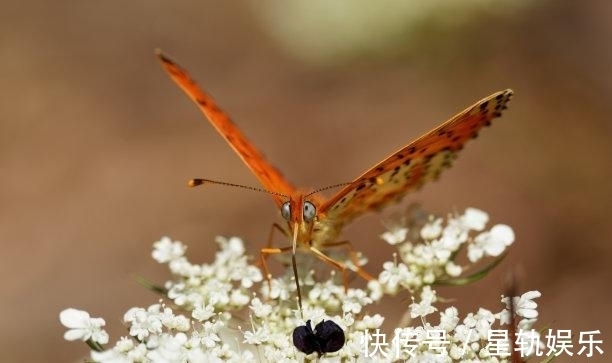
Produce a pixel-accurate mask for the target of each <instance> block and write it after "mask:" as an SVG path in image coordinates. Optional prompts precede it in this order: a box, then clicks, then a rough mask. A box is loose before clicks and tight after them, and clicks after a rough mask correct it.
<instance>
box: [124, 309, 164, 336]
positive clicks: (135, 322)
mask: <svg viewBox="0 0 612 363" xmlns="http://www.w3.org/2000/svg"><path fill="white" fill-rule="evenodd" d="M159 308H160V305H159V304H154V305H151V306H150V307H149V308H148V309H147V310H145V309H143V308H138V307H134V308H131V309H130V310H128V311H127V312H126V313H125V315H124V316H123V321H124V322H126V323H129V325H130V335H131V336H133V337H137V338H138V340H141V341H142V340H143V339H144V338H146V337H148V336H149V335H150V334H151V333H152V334H159V333H161V332H162V326H163V324H162V315H161V314H160V312H159Z"/></svg>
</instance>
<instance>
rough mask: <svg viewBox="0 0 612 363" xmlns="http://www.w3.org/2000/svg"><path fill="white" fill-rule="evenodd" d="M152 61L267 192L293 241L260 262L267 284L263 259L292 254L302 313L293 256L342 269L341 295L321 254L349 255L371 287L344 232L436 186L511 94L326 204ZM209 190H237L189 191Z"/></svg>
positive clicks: (487, 101) (202, 96)
mask: <svg viewBox="0 0 612 363" xmlns="http://www.w3.org/2000/svg"><path fill="white" fill-rule="evenodd" d="M156 54H157V56H158V58H159V60H160V61H161V63H162V66H163V67H164V69H165V70H166V71H167V73H168V74H169V75H170V77H171V78H172V80H173V81H174V82H176V84H177V85H178V86H179V87H180V88H181V89H182V90H183V91H184V92H185V93H186V94H187V96H189V98H191V100H193V101H194V102H195V103H196V105H197V106H198V107H199V108H200V110H201V111H202V113H203V114H204V115H205V116H206V118H207V119H208V121H210V123H211V124H212V125H213V127H214V128H215V129H217V131H218V132H219V133H220V134H221V136H222V137H223V138H224V139H225V140H226V141H227V142H228V144H229V145H230V146H231V147H232V148H233V149H234V151H235V152H236V153H237V154H238V155H239V156H240V158H242V160H243V161H244V163H245V164H246V165H247V166H248V167H249V169H251V172H252V173H253V174H254V175H255V176H256V177H257V179H259V182H260V183H261V184H262V185H263V187H264V191H267V192H268V193H269V194H270V195H271V196H272V198H273V200H274V202H275V203H276V205H277V207H278V208H279V210H280V215H281V216H282V218H283V219H284V220H285V222H286V225H287V227H286V232H287V234H288V235H289V236H290V237H291V240H292V245H291V246H290V247H284V248H271V247H267V248H263V249H262V250H261V262H262V265H263V268H264V272H265V273H266V276H269V273H268V269H267V267H266V264H265V259H266V257H267V256H269V255H272V254H278V253H285V252H292V262H293V270H294V274H295V277H296V284H298V288H297V291H298V301H299V302H300V305H301V297H300V289H299V282H298V278H297V269H296V266H295V253H296V250H297V249H298V248H299V249H301V250H304V251H308V252H310V253H313V254H314V255H315V256H316V257H318V258H319V259H321V260H323V261H325V262H327V263H330V264H331V265H333V266H335V267H337V268H338V269H340V270H341V271H342V273H343V278H344V284H345V285H344V286H345V289H346V287H347V286H348V269H349V268H348V267H347V265H346V264H345V263H343V262H340V261H337V260H335V259H332V258H331V257H329V256H327V255H326V254H325V252H324V250H325V249H328V248H330V247H338V246H345V247H347V248H348V250H349V254H350V255H351V259H352V260H353V265H354V266H352V267H351V269H352V270H354V271H355V272H356V273H358V274H359V275H360V276H361V277H363V278H364V279H366V280H371V279H373V278H372V277H371V276H370V275H369V274H368V273H367V272H365V271H364V270H363V269H362V268H361V267H359V264H358V263H357V258H356V257H355V256H356V254H355V253H354V251H353V250H352V247H351V246H350V244H348V242H346V241H340V242H339V241H338V236H339V234H340V232H341V231H342V228H343V227H344V225H346V224H347V223H349V222H350V221H351V220H353V219H354V218H356V217H358V216H360V215H362V214H363V213H365V212H368V211H373V210H379V209H381V208H382V207H384V206H386V205H388V204H390V203H392V202H397V201H399V200H400V199H401V198H402V197H403V196H404V195H406V194H407V193H409V192H412V191H414V190H417V189H419V188H421V186H423V184H425V183H426V182H429V181H433V180H436V179H438V177H439V175H440V173H441V172H442V171H443V170H445V169H447V168H449V167H450V166H451V164H452V162H453V160H454V159H455V158H456V157H457V153H458V152H459V151H460V150H461V149H463V146H464V144H465V143H466V142H467V141H468V140H470V139H473V138H475V137H476V136H478V132H479V131H480V129H482V128H483V127H485V126H489V125H490V124H491V120H493V119H494V118H496V117H499V116H501V114H502V111H503V110H505V109H506V104H507V103H508V101H509V100H510V98H511V97H512V95H513V92H512V90H510V89H506V90H503V91H499V92H496V93H493V94H492V95H490V96H488V97H485V98H484V99H482V100H480V101H478V102H476V103H475V104H474V105H472V106H470V107H468V108H467V109H465V110H464V111H462V112H460V113H458V114H457V115H456V116H454V117H452V118H451V119H449V120H448V121H446V122H444V123H442V124H440V125H439V126H437V127H436V128H434V129H433V130H431V131H429V132H427V133H426V134H424V135H422V136H421V137H419V138H417V139H416V140H414V141H412V142H410V143H409V144H408V145H406V146H404V147H402V148H401V149H399V150H397V151H395V152H393V153H392V154H390V155H389V156H387V157H386V158H384V159H383V160H382V161H381V162H379V163H378V164H376V165H374V166H373V167H371V168H370V169H368V170H367V171H366V172H364V173H363V174H362V175H360V176H359V177H357V178H356V179H354V180H353V181H352V182H349V183H346V184H343V185H342V187H341V189H340V190H339V191H338V192H337V193H336V194H335V195H333V196H332V197H331V198H328V199H325V198H323V197H322V196H321V195H320V194H319V192H320V191H322V190H326V189H329V188H322V189H318V190H314V191H313V190H311V189H298V188H296V187H294V185H293V184H292V183H290V182H289V181H288V180H287V179H285V177H284V176H283V175H282V174H281V173H280V172H279V171H278V169H276V168H275V167H274V166H273V165H272V164H270V162H269V161H268V160H267V159H266V158H265V157H264V156H263V154H262V153H261V152H260V151H259V150H258V149H257V148H256V147H255V146H254V145H253V144H252V143H251V142H250V141H249V140H248V139H247V138H246V136H245V135H244V134H243V133H242V131H241V130H240V129H239V128H238V126H236V124H234V123H233V122H232V121H231V120H230V118H229V117H228V115H227V114H226V113H224V112H223V111H222V110H221V109H220V108H219V106H217V104H216V103H215V101H214V100H213V99H212V97H211V96H209V95H208V94H207V93H205V92H204V91H203V90H201V89H200V87H198V85H197V84H196V82H195V81H194V80H193V79H192V78H191V77H190V76H189V74H188V73H187V71H185V70H184V69H183V68H181V66H179V65H178V64H177V63H176V62H175V61H173V60H172V59H170V58H169V57H168V56H167V55H165V54H163V53H162V52H161V51H160V50H157V51H156ZM206 183H216V184H225V185H234V186H236V185H235V184H231V183H223V182H217V181H212V180H209V179H192V180H191V181H190V185H191V186H196V185H200V184H206ZM332 187H336V186H332ZM251 189H256V188H251ZM268 281H269V280H268Z"/></svg>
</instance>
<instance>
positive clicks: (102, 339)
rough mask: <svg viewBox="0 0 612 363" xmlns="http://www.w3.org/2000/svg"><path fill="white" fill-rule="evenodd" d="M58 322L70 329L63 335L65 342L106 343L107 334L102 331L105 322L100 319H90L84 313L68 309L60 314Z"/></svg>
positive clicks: (86, 313)
mask: <svg viewBox="0 0 612 363" xmlns="http://www.w3.org/2000/svg"><path fill="white" fill-rule="evenodd" d="M60 321H61V323H62V324H63V325H64V326H65V327H66V328H69V329H70V330H68V331H67V332H66V333H64V339H66V340H78V339H80V340H82V341H86V340H89V339H91V340H92V341H94V342H97V343H100V344H106V343H108V333H107V332H106V331H105V330H104V329H102V327H103V326H104V325H106V322H105V321H104V319H102V318H91V317H90V316H89V313H88V312H86V311H83V310H77V309H72V308H69V309H65V310H63V311H62V312H61V313H60Z"/></svg>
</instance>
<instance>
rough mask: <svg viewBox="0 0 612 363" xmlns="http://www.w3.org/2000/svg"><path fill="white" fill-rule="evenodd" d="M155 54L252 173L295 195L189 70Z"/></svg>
mask: <svg viewBox="0 0 612 363" xmlns="http://www.w3.org/2000/svg"><path fill="white" fill-rule="evenodd" d="M156 54H157V56H158V57H159V59H160V61H161V62H162V65H163V67H164V69H165V70H166V72H168V74H169V75H170V77H171V78H172V80H173V81H174V82H176V84H177V85H178V86H179V87H180V88H181V89H182V90H183V91H184V92H185V93H186V94H187V96H189V98H191V100H193V101H194V102H195V103H196V105H197V106H198V107H199V109H200V111H202V113H204V115H205V116H206V118H207V119H208V121H210V123H211V124H212V125H213V126H214V128H215V129H217V131H218V132H219V134H221V136H222V137H223V138H224V139H225V141H227V143H228V144H229V145H230V146H231V147H232V149H234V151H236V153H237V154H238V155H239V156H240V158H241V159H242V161H244V163H245V164H246V165H247V166H248V167H249V168H250V169H251V172H253V174H255V176H256V177H257V179H259V182H260V183H261V184H262V185H263V186H264V188H265V189H267V190H269V191H273V192H275V193H280V194H284V195H292V194H294V193H295V187H294V186H293V185H292V184H291V183H289V182H288V181H287V180H286V179H285V178H284V177H283V176H282V174H281V173H280V172H279V171H278V170H277V169H276V168H275V167H274V166H273V165H272V164H270V163H269V162H268V160H266V158H265V157H264V156H263V154H262V153H261V152H260V151H259V150H257V148H255V146H253V144H252V143H251V142H250V141H249V140H248V139H247V138H246V136H244V134H243V133H242V131H240V129H239V128H238V126H236V124H234V123H233V122H232V120H231V119H230V118H229V116H228V115H227V114H225V112H223V110H221V109H220V108H219V106H217V104H216V103H215V101H214V100H213V98H212V97H211V96H210V95H208V94H207V93H205V92H204V91H202V89H200V87H199V86H198V85H197V84H196V82H195V81H194V80H193V79H192V78H191V77H190V76H189V74H188V73H187V71H186V70H184V69H183V68H181V66H179V65H178V64H177V63H176V62H174V61H173V60H172V59H170V58H169V57H168V56H166V55H165V54H163V53H162V52H161V51H159V50H157V51H156ZM272 197H273V198H274V201H275V202H276V204H277V205H279V206H280V205H281V204H282V203H283V202H284V201H285V199H284V198H283V197H281V196H279V195H272Z"/></svg>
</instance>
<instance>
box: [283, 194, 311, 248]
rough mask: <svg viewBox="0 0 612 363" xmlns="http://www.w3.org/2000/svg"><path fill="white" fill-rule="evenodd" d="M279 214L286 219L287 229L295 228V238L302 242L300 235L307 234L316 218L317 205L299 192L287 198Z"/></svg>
mask: <svg viewBox="0 0 612 363" xmlns="http://www.w3.org/2000/svg"><path fill="white" fill-rule="evenodd" d="M280 212H281V216H282V217H283V219H284V220H286V221H287V224H288V225H289V230H290V231H294V230H295V229H296V228H297V239H298V240H299V241H300V242H302V241H303V239H302V238H300V236H309V235H310V231H312V226H313V223H314V221H315V220H316V218H317V206H316V204H315V203H314V202H313V201H310V200H308V199H306V196H304V195H303V194H299V195H296V196H293V197H291V198H289V200H288V201H286V202H284V203H283V204H282V205H281V210H280Z"/></svg>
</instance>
